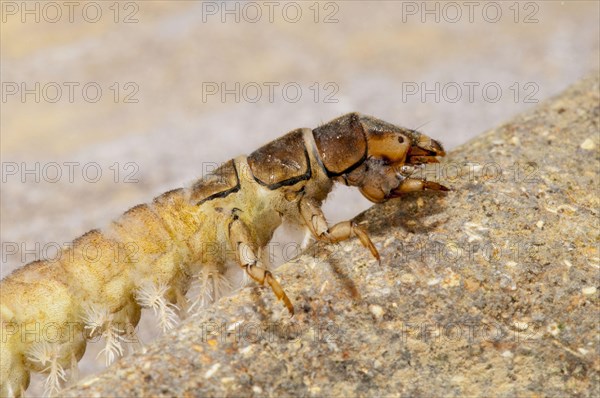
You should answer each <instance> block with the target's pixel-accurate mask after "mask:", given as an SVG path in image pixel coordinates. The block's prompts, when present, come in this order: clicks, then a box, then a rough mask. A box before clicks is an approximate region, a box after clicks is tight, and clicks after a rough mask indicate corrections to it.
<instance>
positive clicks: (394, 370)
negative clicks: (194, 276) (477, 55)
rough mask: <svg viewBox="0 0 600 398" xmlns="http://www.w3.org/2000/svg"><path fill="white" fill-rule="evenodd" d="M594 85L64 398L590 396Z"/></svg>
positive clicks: (532, 116) (511, 126)
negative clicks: (367, 241) (356, 232)
mask: <svg viewBox="0 0 600 398" xmlns="http://www.w3.org/2000/svg"><path fill="white" fill-rule="evenodd" d="M599 111H600V109H599V80H598V77H597V76H593V77H590V78H587V79H584V80H583V81H581V82H579V83H577V84H576V85H574V86H572V87H571V88H570V89H568V90H567V91H566V92H565V93H563V94H562V95H560V96H559V97H557V98H555V99H553V100H551V101H549V102H546V103H545V104H543V105H542V106H540V107H539V108H537V109H535V110H533V111H531V112H527V113H525V114H522V115H520V116H518V117H516V118H515V119H514V120H512V121H510V122H509V123H506V124H504V125H502V126H500V127H498V128H497V129H495V130H492V131H490V132H488V133H486V134H483V135H481V136H480V137H478V138H476V139H474V140H472V141H471V142H468V143H467V144H465V145H463V146H461V147H459V148H457V149H456V150H454V151H452V152H451V153H450V154H449V156H448V157H447V159H445V160H444V162H443V163H442V164H440V165H439V167H437V168H434V169H431V171H430V172H429V171H428V172H427V177H428V178H430V179H435V178H437V179H438V180H440V181H442V182H444V183H445V184H446V185H448V186H451V187H452V188H453V191H452V192H450V193H448V194H447V195H436V194H432V195H411V196H407V197H406V198H404V199H402V200H397V201H391V202H389V203H386V204H384V205H377V206H374V207H372V208H371V209H369V210H368V211H367V212H365V213H364V214H361V215H360V216H359V217H358V220H359V221H362V222H364V223H365V224H366V225H367V226H368V230H369V232H370V234H371V237H372V238H373V240H374V242H375V243H376V245H377V246H378V247H379V250H380V253H381V255H382V263H381V265H379V264H378V263H377V262H376V261H374V260H373V259H372V258H371V257H370V254H369V252H368V251H367V250H366V249H364V248H363V247H361V246H360V244H359V243H358V242H357V241H356V240H352V241H349V242H346V243H343V244H341V245H336V246H331V245H321V244H316V245H313V246H312V247H311V248H310V249H309V250H308V252H307V253H305V254H303V255H301V256H300V257H298V258H296V259H294V260H293V261H290V262H288V263H287V264H285V265H283V266H282V267H280V268H279V269H278V271H277V277H278V279H279V280H280V281H281V283H282V285H283V286H284V288H285V289H286V291H287V293H288V295H289V297H290V298H291V299H292V301H293V302H294V304H295V308H296V315H295V316H294V318H292V319H290V317H289V315H287V313H286V312H285V310H284V308H283V306H282V304H281V303H280V302H277V301H276V300H275V299H274V296H273V294H272V293H271V291H270V290H269V289H266V288H262V287H248V288H245V289H243V290H241V291H239V292H238V293H237V294H235V295H233V296H230V297H226V298H223V299H221V300H220V301H218V302H217V303H216V304H215V305H214V306H212V307H210V308H208V309H206V310H204V311H202V312H200V313H198V314H196V315H194V316H192V317H190V318H189V319H187V320H186V321H184V322H183V323H182V324H181V325H180V327H179V328H177V329H176V330H174V331H172V332H171V333H169V334H167V335H165V336H163V337H161V338H160V339H158V340H157V341H155V342H154V343H152V344H150V345H149V346H148V347H147V348H148V349H147V352H146V353H145V354H138V355H135V356H129V357H127V358H124V359H121V360H120V361H119V362H118V363H116V364H115V365H114V366H112V367H111V368H110V369H108V370H107V371H105V372H104V373H102V374H99V375H96V376H94V377H93V378H89V379H87V380H83V381H82V382H81V383H80V384H79V385H77V386H75V387H73V388H71V389H69V390H66V391H64V395H65V396H73V397H74V396H86V397H91V396H122V397H124V396H184V397H188V396H254V395H255V396H290V395H293V396H357V395H360V396H392V395H396V396H400V395H402V396H476V395H478V396H538V395H539V396H598V394H599V383H600V359H599V358H600V356H599V354H600V351H599V349H600V347H599V343H600V342H599V335H598V330H599V321H598V319H599V318H598V314H599V304H600V300H599V296H598V290H597V289H598V287H599V285H600V278H599V271H600V270H599V267H600V258H599V257H600V256H599V253H598V241H599V232H598V231H599V228H598V227H599V225H598V208H599V195H598V186H599V183H600V177H599V171H598V163H599V160H600V159H599V158H600V142H599V136H598V129H599V115H600V113H599Z"/></svg>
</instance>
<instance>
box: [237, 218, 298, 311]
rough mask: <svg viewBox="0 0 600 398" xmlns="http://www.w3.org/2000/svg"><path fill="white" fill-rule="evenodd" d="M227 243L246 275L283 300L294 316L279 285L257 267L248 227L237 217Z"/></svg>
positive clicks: (290, 303) (264, 270) (289, 303)
mask: <svg viewBox="0 0 600 398" xmlns="http://www.w3.org/2000/svg"><path fill="white" fill-rule="evenodd" d="M229 242H230V243H231V246H232V247H233V248H234V249H235V251H236V253H237V257H238V261H239V262H240V265H241V266H242V267H243V268H244V269H245V270H246V273H247V274H248V275H249V276H250V277H251V278H252V279H254V280H255V281H257V282H258V283H260V284H261V285H264V283H265V282H267V284H268V285H269V286H270V287H271V289H272V290H273V293H275V296H276V297H277V298H278V299H280V300H283V302H284V304H285V306H286V307H287V309H288V311H289V312H290V314H292V315H294V306H293V305H292V302H291V301H290V299H289V298H288V297H287V295H286V294H285V292H284V291H283V289H282V288H281V285H280V284H279V282H277V280H276V279H275V278H274V277H273V275H272V274H271V272H270V271H268V270H266V269H264V268H263V267H260V266H258V265H257V264H258V263H259V261H258V257H257V255H256V252H257V251H256V249H255V245H254V244H253V243H252V238H251V236H250V232H249V231H248V227H246V225H244V223H243V222H242V221H241V220H240V219H239V218H237V217H235V218H234V219H233V220H232V221H231V223H230V224H229Z"/></svg>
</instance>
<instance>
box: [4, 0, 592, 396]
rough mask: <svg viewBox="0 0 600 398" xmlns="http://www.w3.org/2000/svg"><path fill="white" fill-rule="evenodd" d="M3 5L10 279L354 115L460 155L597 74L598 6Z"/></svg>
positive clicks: (340, 210)
mask: <svg viewBox="0 0 600 398" xmlns="http://www.w3.org/2000/svg"><path fill="white" fill-rule="evenodd" d="M0 4H1V12H2V14H1V17H2V25H1V30H0V34H1V39H0V41H1V62H0V66H1V80H2V101H1V103H0V105H1V107H2V109H1V121H0V127H1V150H0V155H1V157H2V189H1V213H2V217H1V235H2V236H1V241H2V268H1V275H2V276H5V275H7V274H8V273H9V272H10V271H12V270H13V269H14V268H15V267H18V266H20V265H22V264H24V263H27V262H29V261H33V260H34V259H36V258H38V257H44V256H51V255H52V254H53V253H54V252H55V249H56V248H57V247H60V246H64V245H65V244H66V243H67V242H70V241H71V240H72V239H73V238H75V237H77V236H79V235H81V234H83V233H84V232H86V231H88V230H89V229H92V228H95V227H102V226H103V225H106V224H107V223H108V222H109V221H110V220H111V219H113V218H115V217H117V216H118V215H119V214H120V213H122V212H123V211H125V210H126V209H128V208H129V207H131V206H133V205H136V204H138V203H141V202H146V201H149V200H150V199H151V198H152V197H154V196H156V195H158V194H160V193H161V192H163V191H166V190H169V189H172V188H176V187H180V186H183V185H185V184H189V183H190V182H191V181H193V180H194V179H196V178H198V177H200V176H201V175H202V174H203V173H205V172H206V171H210V170H212V169H214V167H215V166H216V165H218V164H220V163H221V162H224V161H226V160H227V159H229V158H231V157H234V156H237V155H239V154H243V153H249V152H251V151H253V150H254V149H256V148H258V147H259V146H261V145H262V144H264V143H266V142H268V141H270V140H272V139H274V138H277V137H278V136H280V135H282V134H284V133H285V132H287V131H289V130H291V129H294V128H297V127H311V128H314V127H316V126H318V125H319V124H320V123H324V122H327V121H328V120H330V119H332V118H335V117H337V116H339V115H341V114H344V113H346V112H350V111H359V112H362V113H365V114H371V115H373V116H376V117H379V118H381V119H384V120H386V121H389V122H392V123H395V124H399V125H403V126H406V127H411V128H420V130H422V131H423V132H425V133H426V134H428V135H430V136H432V137H435V138H436V139H439V140H440V141H442V142H443V143H444V144H445V145H446V147H447V148H449V149H452V148H454V147H456V146H457V145H460V144H462V143H464V142H466V141H467V140H468V139H469V138H471V137H474V136H476V135H478V134H479V133H481V132H483V131H484V130H486V129H489V128H492V127H494V126H496V125H498V124H499V123H501V122H503V121H504V120H506V119H508V118H510V117H511V116H512V115H514V114H516V113H520V112H522V111H524V110H526V109H528V108H531V107H533V106H535V105H536V104H537V103H539V102H540V101H542V100H544V99H546V98H548V97H550V96H552V95H554V94H557V93H558V92H560V91H561V90H563V89H564V88H566V87H567V86H568V85H569V84H571V83H573V82H574V81H576V80H577V79H579V78H580V77H582V76H584V75H585V74H588V73H590V72H593V71H597V70H598V68H599V21H598V15H599V3H598V2H597V1H506V2H505V1H497V2H480V1H473V2H460V1H459V2H443V1H442V2H421V1H416V2H413V1H379V2H373V1H319V2H317V1H295V2H280V1H274V2H261V1H258V2H253V1H250V2H236V1H227V2H221V1H217V2H214V1H207V2H200V1H122V2H112V1H96V2H84V1H81V2H80V1H75V2H71V3H69V2H66V4H65V2H60V1H59V2H41V1H27V2H21V1H3V2H1V3H0ZM333 196H334V197H333V199H331V200H330V202H328V204H327V205H326V208H325V211H326V214H327V215H328V217H329V219H330V221H331V222H335V221H339V220H342V219H347V218H350V217H353V216H354V215H356V214H357V213H358V212H360V211H362V210H364V209H366V208H367V207H369V206H370V204H369V203H368V202H367V201H366V200H364V199H362V197H361V196H360V195H359V194H358V193H356V192H354V191H351V190H349V189H346V188H343V189H342V188H338V189H337V190H336V191H335V192H334V195H333ZM282 239H283V238H282ZM150 329H153V327H150ZM93 352H94V349H92V353H93ZM96 352H97V350H96ZM93 357H94V355H93V354H90V355H88V354H86V358H89V359H90V360H89V361H86V363H85V365H84V367H83V372H82V373H83V374H84V375H85V374H89V373H90V372H92V371H94V369H96V368H97V365H96V364H95V363H94V362H93ZM37 382H38V380H36V383H37ZM35 388H36V387H34V389H32V390H31V392H32V393H33V394H34V393H35V392H36V391H37V390H36V389H35Z"/></svg>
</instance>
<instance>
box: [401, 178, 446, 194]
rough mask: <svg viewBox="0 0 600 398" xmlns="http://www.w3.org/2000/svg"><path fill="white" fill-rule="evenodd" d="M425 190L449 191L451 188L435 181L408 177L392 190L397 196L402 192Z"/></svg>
mask: <svg viewBox="0 0 600 398" xmlns="http://www.w3.org/2000/svg"><path fill="white" fill-rule="evenodd" d="M425 190H432V191H449V190H450V189H448V188H447V187H445V186H443V185H442V184H438V183H437V182H434V181H427V180H419V179H416V178H406V179H405V180H404V181H402V183H401V184H400V185H399V186H398V187H397V188H396V189H394V190H393V191H392V195H393V196H395V195H398V194H402V193H407V192H418V191H425Z"/></svg>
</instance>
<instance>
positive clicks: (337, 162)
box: [313, 113, 447, 202]
mask: <svg viewBox="0 0 600 398" xmlns="http://www.w3.org/2000/svg"><path fill="white" fill-rule="evenodd" d="M313 135H314V139H315V144H316V147H317V152H318V155H319V158H320V161H321V164H322V166H323V169H324V170H325V172H326V173H327V175H328V176H329V177H331V178H336V179H339V180H341V181H342V182H344V183H346V184H348V185H352V186H357V187H358V188H359V189H360V191H361V192H362V194H363V195H364V196H365V197H366V198H367V199H369V200H371V201H373V202H383V201H385V200H387V199H390V198H393V197H397V196H399V195H400V194H401V193H403V192H407V191H410V190H418V187H417V185H415V184H412V183H411V184H407V185H405V187H404V188H403V187H402V185H403V183H404V182H406V181H405V180H407V179H409V180H410V178H409V176H410V172H407V171H406V170H407V168H406V167H405V168H403V167H402V166H405V165H418V164H423V163H434V162H438V160H437V157H438V156H444V155H445V151H444V149H443V147H442V145H441V144H440V143H439V142H437V141H435V140H433V139H431V138H429V137H427V136H426V135H424V134H421V133H419V132H417V131H415V130H410V129H405V128H402V127H398V126H395V125H393V124H390V123H387V122H384V121H383V120H379V119H376V118H374V117H371V116H366V115H361V114H359V113H349V114H347V115H344V116H341V117H339V118H337V119H334V120H332V121H331V122H329V123H327V124H324V125H323V126H320V127H318V128H316V129H314V130H313ZM409 185H410V189H409ZM421 185H422V188H421V189H439V190H447V189H445V187H442V186H441V185H439V184H435V183H427V182H425V181H422V184H421ZM438 185H439V187H441V188H437V186H438Z"/></svg>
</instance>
